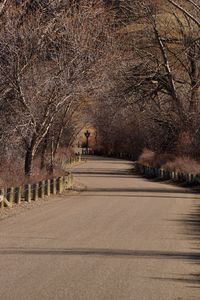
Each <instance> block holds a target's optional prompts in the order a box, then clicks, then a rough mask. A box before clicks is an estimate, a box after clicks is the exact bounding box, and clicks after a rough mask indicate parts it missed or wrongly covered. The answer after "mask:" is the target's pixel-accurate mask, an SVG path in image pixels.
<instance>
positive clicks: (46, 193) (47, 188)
mask: <svg viewBox="0 0 200 300" xmlns="http://www.w3.org/2000/svg"><path fill="white" fill-rule="evenodd" d="M50 194H51V191H50V180H49V179H47V180H45V195H46V196H50Z"/></svg>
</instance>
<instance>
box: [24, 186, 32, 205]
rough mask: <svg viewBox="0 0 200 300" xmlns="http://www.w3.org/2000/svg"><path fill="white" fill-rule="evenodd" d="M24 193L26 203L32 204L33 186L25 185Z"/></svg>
mask: <svg viewBox="0 0 200 300" xmlns="http://www.w3.org/2000/svg"><path fill="white" fill-rule="evenodd" d="M24 192H25V201H27V202H29V203H30V202H31V184H26V185H25V189H24Z"/></svg>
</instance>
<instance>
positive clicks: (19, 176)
mask: <svg viewBox="0 0 200 300" xmlns="http://www.w3.org/2000/svg"><path fill="white" fill-rule="evenodd" d="M73 155H74V153H73V151H72V150H71V149H68V150H66V148H61V149H59V151H58V153H57V156H56V159H55V163H54V170H53V173H52V172H50V163H48V161H47V164H46V167H45V168H44V169H42V170H41V168H40V163H41V162H40V158H39V157H36V158H35V160H34V163H33V171H32V176H31V178H27V177H26V176H24V161H23V160H22V159H20V158H17V159H16V157H13V158H10V159H9V160H2V161H1V168H0V187H4V188H6V187H11V186H14V187H15V186H21V185H23V184H26V183H35V182H39V181H41V180H45V179H50V178H52V177H59V176H63V175H64V174H65V171H66V170H65V169H66V161H67V159H68V158H70V157H71V156H73ZM47 160H48V159H47Z"/></svg>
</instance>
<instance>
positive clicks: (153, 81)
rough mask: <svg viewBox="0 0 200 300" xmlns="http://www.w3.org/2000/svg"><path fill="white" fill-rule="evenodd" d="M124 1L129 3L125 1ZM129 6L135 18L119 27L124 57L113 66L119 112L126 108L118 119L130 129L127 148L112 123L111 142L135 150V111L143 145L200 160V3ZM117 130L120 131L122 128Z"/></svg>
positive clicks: (128, 149)
mask: <svg viewBox="0 0 200 300" xmlns="http://www.w3.org/2000/svg"><path fill="white" fill-rule="evenodd" d="M122 5H123V6H124V7H125V6H126V3H125V1H123V4H122ZM127 9H129V22H128V23H126V24H125V26H123V23H121V25H120V28H119V27H118V29H117V32H118V33H119V34H118V51H119V52H121V55H120V60H118V65H117V66H116V65H115V64H113V69H112V71H111V70H108V72H110V78H112V84H111V85H110V89H109V93H111V94H112V97H113V99H114V102H113V106H114V107H115V108H116V110H117V114H118V116H119V111H120V112H121V116H119V117H118V122H120V125H121V124H122V121H120V118H121V119H122V120H123V123H124V122H125V123H126V124H127V125H126V126H127V128H126V129H125V128H124V129H123V132H124V136H123V135H122V136H123V138H124V143H121V144H123V147H122V146H121V144H120V143H119V138H118V137H117V136H116V134H115V135H113V131H115V128H118V124H119V123H118V124H117V123H114V122H113V123H111V125H110V126H109V131H110V132H112V134H111V135H110V136H109V138H107V140H109V143H110V141H111V140H113V142H112V144H114V143H115V141H117V140H118V142H117V143H116V144H117V145H118V146H117V145H116V147H115V149H114V150H113V151H117V148H118V151H120V149H124V148H126V151H128V152H129V151H131V143H133V142H131V143H129V142H128V141H127V133H128V132H130V131H129V126H131V125H130V123H131V121H130V120H131V115H130V111H132V118H133V120H136V119H137V124H140V128H142V130H140V134H141V136H142V137H143V138H141V139H139V140H138V143H140V145H141V147H144V146H147V147H149V148H152V149H153V150H156V151H158V152H174V153H177V154H181V155H182V154H186V155H191V156H195V157H196V158H198V157H199V154H198V151H197V149H199V138H200V135H199V132H200V126H199V125H198V124H199V119H200V118H199V109H200V104H199V100H200V99H199V98H200V95H199V92H200V77H199V76H200V28H199V21H198V20H199V16H200V15H199V14H200V11H199V5H197V4H196V2H195V1H182V2H181V5H180V3H177V1H168V5H166V2H162V1H142V2H138V1H133V2H132V6H131V5H130V3H129V4H127ZM136 16H137V18H136ZM131 18H132V19H131ZM131 20H132V21H131ZM119 24H120V16H119ZM111 74H112V75H111ZM107 92H108V91H107ZM112 114H113V113H111V116H112ZM128 120H129V121H130V122H128ZM128 124H129V125H128ZM112 126H113V127H112ZM123 126H124V125H123ZM126 126H125V127H126ZM136 128H138V127H137V125H136ZM136 130H138V129H136ZM132 131H133V132H134V127H132ZM115 132H118V135H119V130H116V131H115ZM128 135H129V134H128ZM132 136H133V137H134V133H132ZM183 137H185V138H183ZM136 138H138V137H134V138H133V139H136ZM186 141H187V142H186ZM124 144H125V145H126V147H124ZM181 144H182V147H181ZM139 148H140V147H139Z"/></svg>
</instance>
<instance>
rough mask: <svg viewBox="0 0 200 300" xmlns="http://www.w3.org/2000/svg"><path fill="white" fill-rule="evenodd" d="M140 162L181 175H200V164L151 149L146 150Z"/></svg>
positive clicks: (190, 159)
mask: <svg viewBox="0 0 200 300" xmlns="http://www.w3.org/2000/svg"><path fill="white" fill-rule="evenodd" d="M138 161H139V163H141V164H142V165H145V166H151V167H155V168H162V169H165V170H169V171H176V172H181V173H192V174H200V163H199V162H198V161H196V160H194V159H192V158H189V157H186V156H179V157H177V156H175V155H174V154H168V153H163V154H157V153H155V152H154V151H151V150H149V149H144V151H143V153H142V154H141V155H140V157H139V160H138Z"/></svg>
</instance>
